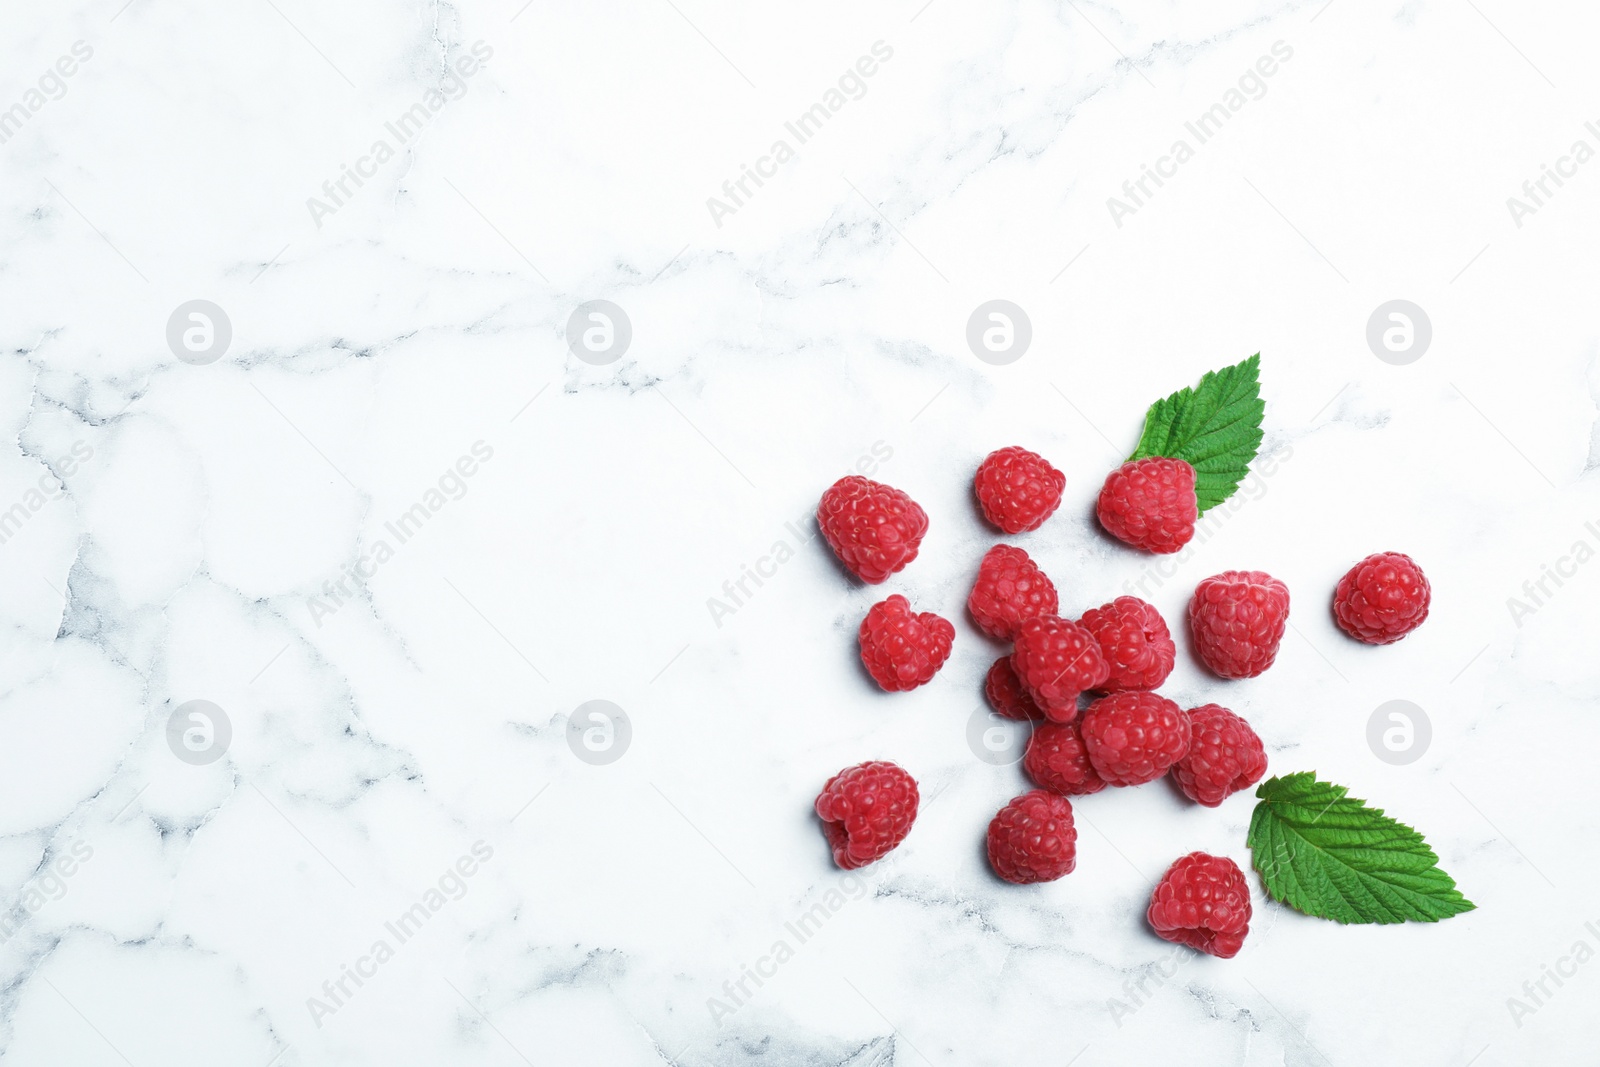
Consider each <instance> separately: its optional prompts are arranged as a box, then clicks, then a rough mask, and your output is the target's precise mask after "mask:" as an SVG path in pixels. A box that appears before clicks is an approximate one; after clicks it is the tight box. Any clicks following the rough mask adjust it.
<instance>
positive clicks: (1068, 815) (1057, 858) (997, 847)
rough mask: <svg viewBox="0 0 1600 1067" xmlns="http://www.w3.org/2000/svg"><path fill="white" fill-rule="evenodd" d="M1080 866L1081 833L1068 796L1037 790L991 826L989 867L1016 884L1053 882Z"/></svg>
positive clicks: (1017, 801)
mask: <svg viewBox="0 0 1600 1067" xmlns="http://www.w3.org/2000/svg"><path fill="white" fill-rule="evenodd" d="M1077 864H1078V831H1077V828H1076V827H1074V826H1073V825H1072V802H1071V801H1069V800H1068V799H1067V798H1066V797H1062V796H1057V795H1056V794H1054V793H1048V792H1046V791H1045V790H1043V789H1035V790H1034V791H1033V792H1031V793H1024V794H1022V795H1021V796H1020V797H1017V798H1016V799H1015V800H1013V801H1012V802H1011V803H1009V804H1007V805H1006V806H1005V807H1003V808H1001V809H1000V813H999V814H998V815H996V816H995V817H994V820H993V821H992V822H990V823H989V866H991V867H993V868H994V873H995V874H998V875H999V876H1000V877H1001V878H1004V879H1005V880H1006V881H1008V882H1010V883H1012V884H1013V885H1028V884H1030V883H1032V882H1053V881H1055V880H1056V879H1057V878H1061V877H1063V876H1065V875H1068V874H1071V873H1072V868H1073V867H1075V866H1077Z"/></svg>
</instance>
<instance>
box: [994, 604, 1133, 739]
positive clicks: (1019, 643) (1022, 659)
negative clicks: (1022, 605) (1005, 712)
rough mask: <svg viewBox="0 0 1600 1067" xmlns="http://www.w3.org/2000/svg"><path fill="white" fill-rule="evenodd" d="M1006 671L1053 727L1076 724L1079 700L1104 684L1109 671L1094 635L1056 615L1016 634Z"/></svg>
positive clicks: (1025, 626) (1029, 623)
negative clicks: (1011, 671)
mask: <svg viewBox="0 0 1600 1067" xmlns="http://www.w3.org/2000/svg"><path fill="white" fill-rule="evenodd" d="M1011 666H1012V669H1014V670H1015V671H1016V672H1017V677H1018V678H1020V679H1021V680H1022V686H1023V688H1024V689H1026V690H1027V691H1028V695H1029V696H1031V697H1033V701H1034V703H1035V704H1038V705H1039V707H1040V708H1041V709H1042V710H1043V711H1044V714H1045V717H1046V718H1048V719H1052V720H1054V721H1055V722H1071V721H1072V720H1073V719H1075V718H1077V717H1078V695H1079V694H1080V693H1086V692H1088V691H1089V690H1091V689H1095V688H1098V687H1099V686H1100V685H1102V684H1104V683H1105V680H1106V676H1107V675H1108V674H1109V673H1110V671H1111V668H1110V667H1109V666H1107V664H1106V659H1105V656H1103V655H1102V654H1101V652H1100V645H1099V643H1098V642H1097V641H1095V639H1094V635H1093V634H1091V633H1090V632H1089V631H1088V630H1085V629H1084V628H1083V627H1082V626H1079V625H1078V624H1077V623H1075V622H1072V621H1070V620H1068V619H1063V618H1060V617H1058V616H1055V615H1041V616H1040V617H1039V618H1036V619H1029V620H1027V621H1026V622H1024V623H1023V624H1022V625H1021V626H1020V627H1018V628H1017V636H1016V648H1015V649H1014V650H1013V651H1012V653H1011Z"/></svg>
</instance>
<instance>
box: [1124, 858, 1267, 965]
mask: <svg viewBox="0 0 1600 1067" xmlns="http://www.w3.org/2000/svg"><path fill="white" fill-rule="evenodd" d="M1145 916H1146V918H1147V919H1149V921H1150V927H1151V929H1153V930H1155V932H1156V936H1157V937H1160V938H1163V939H1164V940H1167V941H1175V942H1177V943H1178V944H1180V945H1188V946H1189V947H1190V948H1192V949H1195V950H1196V951H1199V952H1204V953H1207V954H1209V955H1212V956H1216V957H1217V958H1219V959H1224V960H1231V959H1232V958H1233V957H1234V956H1236V955H1238V953H1239V948H1240V946H1242V945H1243V944H1244V938H1245V935H1246V934H1248V933H1249V932H1250V887H1249V885H1247V884H1246V883H1245V880H1244V872H1243V871H1241V870H1240V869H1239V865H1238V864H1237V863H1235V862H1233V861H1232V860H1230V859H1228V858H1227V857H1226V856H1212V855H1208V854H1206V853H1204V852H1191V853H1189V854H1188V855H1187V856H1184V857H1183V858H1181V859H1179V860H1178V861H1177V862H1176V863H1174V864H1173V865H1172V866H1171V867H1169V868H1167V873H1166V874H1165V875H1163V876H1162V878H1161V881H1160V882H1158V883H1157V884H1156V890H1155V892H1154V893H1152V894H1151V895H1150V909H1149V911H1147V912H1146V913H1145Z"/></svg>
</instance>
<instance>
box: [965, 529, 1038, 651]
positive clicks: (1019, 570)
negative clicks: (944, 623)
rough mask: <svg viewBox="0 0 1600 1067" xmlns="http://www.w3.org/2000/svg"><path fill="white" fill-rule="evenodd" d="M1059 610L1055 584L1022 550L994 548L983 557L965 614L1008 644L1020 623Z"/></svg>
mask: <svg viewBox="0 0 1600 1067" xmlns="http://www.w3.org/2000/svg"><path fill="white" fill-rule="evenodd" d="M1059 608H1060V602H1059V599H1058V598H1057V596H1056V587H1055V583H1053V582H1051V581H1050V579H1049V577H1047V576H1046V575H1045V573H1044V571H1042V570H1040V569H1039V565H1038V564H1037V563H1035V562H1033V559H1032V557H1030V556H1029V555H1028V554H1027V553H1026V552H1024V551H1023V550H1022V549H1020V548H1015V547H1013V546H1011V545H995V546H994V547H993V548H991V549H989V551H987V552H985V553H984V554H983V562H981V563H979V564H978V580H977V581H975V582H973V583H972V595H970V596H969V597H967V610H968V611H970V612H972V621H973V622H975V623H977V624H978V629H980V630H982V631H983V632H984V633H986V634H988V635H989V636H990V637H998V638H999V639H1000V640H1002V641H1010V640H1011V639H1012V638H1014V637H1016V635H1017V627H1018V626H1020V625H1021V624H1022V622H1023V620H1025V619H1031V618H1034V617H1035V616H1038V615H1054V614H1055V613H1056V611H1057V610H1058V609H1059Z"/></svg>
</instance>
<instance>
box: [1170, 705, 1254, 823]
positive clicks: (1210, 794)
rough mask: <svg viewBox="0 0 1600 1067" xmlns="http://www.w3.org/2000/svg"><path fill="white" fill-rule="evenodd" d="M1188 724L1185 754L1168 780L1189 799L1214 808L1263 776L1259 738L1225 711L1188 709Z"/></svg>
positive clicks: (1215, 707) (1210, 707) (1218, 707)
mask: <svg viewBox="0 0 1600 1067" xmlns="http://www.w3.org/2000/svg"><path fill="white" fill-rule="evenodd" d="M1189 724H1190V726H1189V751H1188V752H1187V753H1185V755H1184V757H1183V758H1182V759H1180V760H1179V761H1178V762H1177V764H1176V765H1175V766H1174V767H1173V768H1172V777H1173V778H1174V779H1176V780H1177V783H1178V788H1179V789H1181V790H1183V795H1184V796H1186V797H1188V798H1189V799H1190V800H1192V801H1194V802H1195V803H1197V804H1204V805H1205V806H1206V807H1208V808H1214V807H1216V806H1217V805H1218V804H1221V803H1222V802H1223V801H1224V800H1226V799H1228V797H1230V796H1232V795H1233V794H1234V793H1237V792H1238V791H1239V790H1241V789H1249V788H1250V787H1251V786H1253V785H1255V784H1256V783H1257V782H1259V781H1261V776H1262V775H1263V774H1266V773H1267V750H1266V748H1265V747H1264V746H1263V745H1262V744H1261V738H1259V737H1257V736H1256V732H1255V731H1254V730H1252V729H1251V728H1250V724H1249V723H1247V722H1245V721H1244V720H1243V719H1241V718H1240V717H1239V716H1237V715H1235V714H1234V713H1233V712H1231V711H1229V710H1228V709H1227V708H1225V707H1222V706H1221V705H1220V704H1203V705H1201V706H1200V707H1198V708H1190V709H1189Z"/></svg>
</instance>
